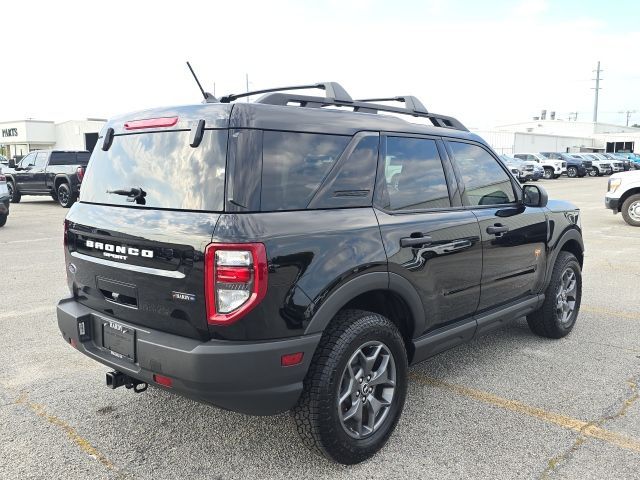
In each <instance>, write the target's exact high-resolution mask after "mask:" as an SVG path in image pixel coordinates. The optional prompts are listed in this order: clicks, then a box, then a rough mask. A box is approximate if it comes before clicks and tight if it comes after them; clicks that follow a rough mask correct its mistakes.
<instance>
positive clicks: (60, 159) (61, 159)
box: [49, 152, 91, 165]
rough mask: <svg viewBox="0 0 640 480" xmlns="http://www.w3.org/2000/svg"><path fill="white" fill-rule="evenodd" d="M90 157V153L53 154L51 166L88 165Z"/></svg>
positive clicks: (50, 160)
mask: <svg viewBox="0 0 640 480" xmlns="http://www.w3.org/2000/svg"><path fill="white" fill-rule="evenodd" d="M90 156H91V154H90V153H89V152H51V157H50V158H49V165H86V164H87V163H89V157H90Z"/></svg>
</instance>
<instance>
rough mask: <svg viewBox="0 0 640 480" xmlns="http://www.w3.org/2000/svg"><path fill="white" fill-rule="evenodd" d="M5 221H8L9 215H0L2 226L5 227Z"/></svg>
mask: <svg viewBox="0 0 640 480" xmlns="http://www.w3.org/2000/svg"><path fill="white" fill-rule="evenodd" d="M5 223H7V215H0V227H4V224H5Z"/></svg>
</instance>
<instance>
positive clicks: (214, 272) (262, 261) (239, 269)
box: [204, 243, 268, 325]
mask: <svg viewBox="0 0 640 480" xmlns="http://www.w3.org/2000/svg"><path fill="white" fill-rule="evenodd" d="M204 273H205V297H206V303H207V321H208V322H209V324H210V325H229V324H231V323H233V322H235V321H237V320H239V319H240V318H241V317H242V316H244V315H245V314H247V313H248V312H249V311H251V310H252V309H253V308H254V307H255V306H256V305H258V303H260V302H261V301H262V299H263V298H264V296H265V294H266V293H267V276H268V273H267V253H266V250H265V248H264V245H263V244H262V243H233V244H230V243H212V244H210V245H208V246H207V248H206V250H205V271H204Z"/></svg>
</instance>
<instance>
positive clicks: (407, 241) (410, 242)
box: [400, 235, 432, 247]
mask: <svg viewBox="0 0 640 480" xmlns="http://www.w3.org/2000/svg"><path fill="white" fill-rule="evenodd" d="M431 242H432V238H431V237H430V236H429V235H421V236H419V237H404V238H401V239H400V246H401V247H421V246H423V245H426V244H428V243H431Z"/></svg>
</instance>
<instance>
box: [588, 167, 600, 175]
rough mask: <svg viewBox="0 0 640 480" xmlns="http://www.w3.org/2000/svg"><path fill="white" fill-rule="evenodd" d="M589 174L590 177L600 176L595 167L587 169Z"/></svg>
mask: <svg viewBox="0 0 640 480" xmlns="http://www.w3.org/2000/svg"><path fill="white" fill-rule="evenodd" d="M589 176H590V177H599V176H600V170H598V169H597V168H596V167H593V168H592V169H591V170H589Z"/></svg>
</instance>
